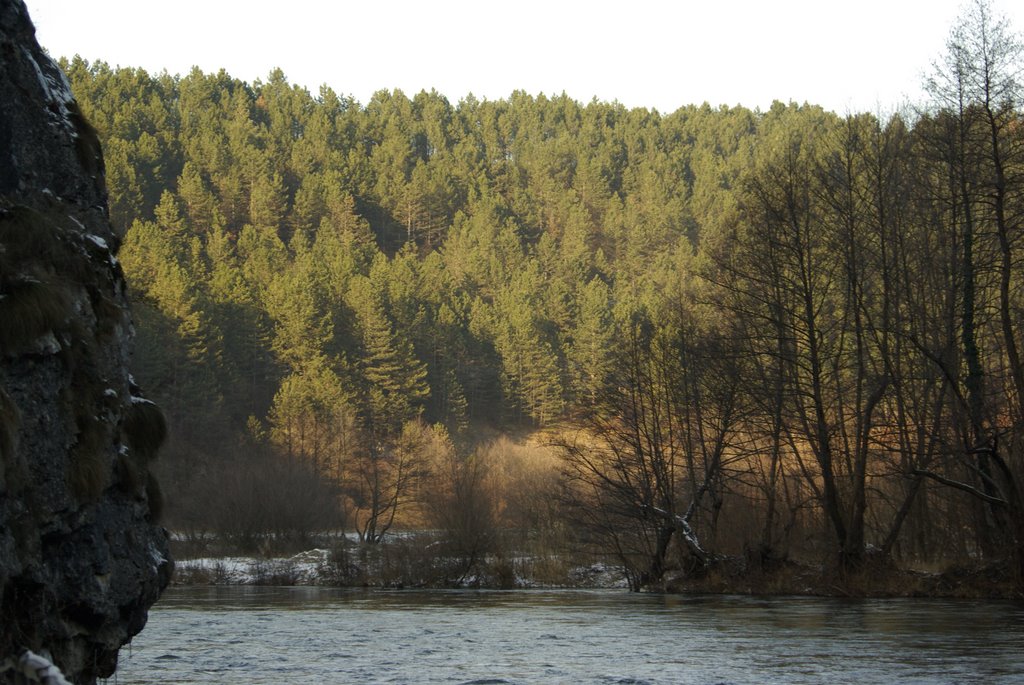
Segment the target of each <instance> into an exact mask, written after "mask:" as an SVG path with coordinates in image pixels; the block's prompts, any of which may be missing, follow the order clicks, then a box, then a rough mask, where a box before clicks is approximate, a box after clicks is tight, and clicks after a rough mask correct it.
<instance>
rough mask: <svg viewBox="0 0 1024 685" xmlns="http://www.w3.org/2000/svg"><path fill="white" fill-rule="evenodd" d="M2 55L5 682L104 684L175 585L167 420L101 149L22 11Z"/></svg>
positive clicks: (4, 25) (8, 8)
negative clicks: (151, 394)
mask: <svg viewBox="0 0 1024 685" xmlns="http://www.w3.org/2000/svg"><path fill="white" fill-rule="evenodd" d="M0 53H2V55H3V58H2V60H0V682H4V683H25V682H44V683H60V682H66V681H65V680H64V679H63V677H62V676H61V675H60V671H63V674H64V676H66V677H67V678H68V679H70V680H73V681H74V682H76V683H93V682H95V681H96V679H97V678H105V677H108V676H110V675H111V674H112V673H113V671H114V668H115V666H116V664H117V655H118V650H119V649H120V647H121V645H122V644H124V643H126V642H127V641H128V640H130V639H131V638H132V636H134V635H135V634H136V633H138V631H139V630H141V629H142V627H143V626H144V625H145V623H146V615H147V611H148V609H149V607H150V605H151V604H152V603H153V602H154V601H156V599H157V597H158V596H159V594H160V592H161V591H162V589H163V588H164V587H165V586H166V585H167V583H168V581H169V579H170V573H171V563H170V562H169V561H168V559H169V555H168V549H167V534H166V531H164V530H163V528H161V527H160V526H159V525H158V524H157V522H156V517H157V516H158V511H159V488H158V487H157V485H156V480H155V479H154V478H153V476H152V475H150V474H149V472H148V466H147V464H148V462H149V461H150V460H151V459H152V458H153V457H155V455H156V449H157V447H158V446H159V444H160V442H162V440H163V439H164V435H165V432H166V426H165V423H164V421H163V418H162V415H161V414H160V412H159V410H158V409H156V406H155V405H154V404H153V403H151V402H149V401H148V400H145V399H144V398H142V397H141V396H140V393H139V391H138V388H136V387H135V385H134V382H133V381H132V379H131V376H130V375H129V373H128V361H129V356H130V349H131V344H132V337H133V335H134V333H133V328H132V324H131V318H130V313H129V309H128V301H127V297H126V292H125V281H124V276H123V273H122V270H121V267H120V265H119V263H118V261H117V259H116V258H115V256H114V255H115V253H116V251H117V249H118V246H119V244H120V242H121V236H122V233H121V232H120V231H118V230H115V229H114V227H113V226H111V223H110V220H109V217H108V213H107V205H106V189H105V187H104V175H103V158H102V154H101V152H100V144H99V140H98V139H97V137H96V133H95V131H94V130H93V129H92V128H91V127H90V126H89V125H88V124H87V123H86V122H85V120H84V119H83V117H82V115H81V113H80V111H79V109H78V105H77V103H76V102H75V100H74V98H73V96H72V93H71V90H70V88H69V85H68V82H67V80H66V79H65V77H64V75H63V74H62V73H61V71H60V70H59V69H58V67H57V65H56V64H54V63H53V61H52V60H51V59H50V58H49V57H48V56H47V55H46V54H45V53H44V52H43V51H42V50H41V49H40V47H39V45H38V44H37V43H36V40H35V37H34V29H33V27H32V24H31V22H30V20H29V17H28V12H27V10H26V9H25V6H24V4H23V3H22V2H21V0H3V2H0ZM53 664H56V666H57V667H59V670H58V669H57V668H54V667H53Z"/></svg>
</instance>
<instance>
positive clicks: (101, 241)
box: [85, 233, 110, 252]
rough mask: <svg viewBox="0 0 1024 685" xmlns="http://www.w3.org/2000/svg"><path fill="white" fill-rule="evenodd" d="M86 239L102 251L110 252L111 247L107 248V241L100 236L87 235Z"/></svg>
mask: <svg viewBox="0 0 1024 685" xmlns="http://www.w3.org/2000/svg"><path fill="white" fill-rule="evenodd" d="M85 237H86V238H88V239H89V240H91V241H92V243H93V244H94V245H96V246H97V247H99V248H100V249H102V250H106V251H107V252H109V251H110V247H108V246H107V241H106V240H104V239H103V238H101V237H100V236H98V235H93V234H92V233H86V234H85Z"/></svg>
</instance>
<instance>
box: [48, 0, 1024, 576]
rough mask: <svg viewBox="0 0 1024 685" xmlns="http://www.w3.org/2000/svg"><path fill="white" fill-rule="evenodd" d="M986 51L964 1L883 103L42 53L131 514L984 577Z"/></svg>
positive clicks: (1005, 366) (1022, 172)
mask: <svg viewBox="0 0 1024 685" xmlns="http://www.w3.org/2000/svg"><path fill="white" fill-rule="evenodd" d="M1021 56H1022V53H1021V43H1020V40H1019V38H1018V36H1017V35H1016V34H1015V33H1013V32H1012V30H1011V29H1010V27H1008V26H1006V25H1005V24H1004V23H1003V22H1001V21H999V20H998V18H996V17H994V16H993V15H992V12H991V8H990V7H989V6H988V5H987V4H985V3H977V4H975V5H973V6H972V7H971V9H970V10H969V11H968V13H967V14H965V15H964V17H963V18H962V23H961V24H960V25H958V26H957V27H956V28H955V29H954V30H953V32H952V33H951V36H950V41H949V46H948V51H947V53H946V54H945V55H943V56H942V57H941V59H940V60H939V62H938V63H937V65H936V67H935V69H934V72H933V74H932V77H931V79H930V80H929V83H928V90H929V93H930V96H931V100H930V101H929V102H926V103H920V106H919V107H918V108H917V109H916V110H914V111H905V112H902V113H896V114H891V115H885V116H883V115H879V114H868V113H856V114H848V115H838V114H835V113H831V112H827V111H824V110H822V109H821V108H819V107H816V106H813V105H807V104H805V105H797V104H792V103H791V104H784V103H776V104H775V105H773V106H772V107H771V108H770V109H769V110H768V111H751V110H747V109H744V108H742V107H735V108H728V107H721V108H711V107H709V106H707V105H704V106H693V107H685V108H682V109H680V110H678V111H676V112H673V113H670V114H663V113H659V112H656V111H649V110H645V109H626V108H624V107H622V106H621V105H618V104H615V103H605V102H598V101H593V102H590V103H587V104H582V103H579V102H575V101H573V100H571V99H568V98H566V97H564V96H562V97H547V96H544V95H538V96H534V95H530V94H527V93H524V92H515V93H512V94H511V96H509V97H508V98H507V99H503V100H498V101H487V100H484V101H479V100H476V99H474V98H472V97H467V98H465V99H463V100H461V101H459V102H458V103H457V104H455V105H453V104H452V103H451V102H450V101H449V100H447V99H446V98H445V97H444V96H442V95H440V94H438V93H436V92H420V93H418V94H416V95H414V96H413V97H411V98H410V97H408V96H407V95H405V94H404V93H402V92H399V91H395V92H386V91H381V92H378V93H377V94H375V95H374V96H373V98H372V99H371V100H370V101H369V102H368V103H366V104H365V105H364V104H360V103H358V102H355V101H353V100H352V99H351V98H347V97H344V96H340V95H338V94H337V93H335V92H334V91H332V90H330V89H329V88H326V87H324V88H321V90H320V92H319V93H317V94H315V95H314V94H311V93H310V92H308V91H307V90H305V89H303V88H299V87H296V86H294V85H290V84H289V83H288V81H287V79H286V77H285V75H284V74H283V73H281V72H280V71H275V72H272V73H271V74H270V75H269V76H268V78H267V80H266V81H265V82H264V81H257V82H255V83H253V84H248V83H244V82H241V81H239V80H237V79H234V78H232V77H231V76H230V75H228V74H226V73H224V72H223V71H222V72H220V73H217V74H205V73H202V72H201V71H199V70H193V71H192V72H191V73H189V74H188V75H185V76H170V75H167V74H160V75H151V74H148V73H146V72H144V71H142V70H138V69H131V68H117V69H112V68H111V67H110V66H109V65H107V64H105V63H103V62H95V63H89V62H86V61H84V60H82V59H81V58H78V57H76V58H74V59H73V60H71V61H65V62H63V63H62V66H63V68H64V69H65V71H66V72H67V74H68V77H69V79H70V81H71V84H72V89H73V91H74V93H75V95H76V97H77V98H78V101H79V103H80V105H81V108H82V110H83V112H84V113H85V115H86V116H87V118H88V119H89V120H90V121H91V122H92V124H93V126H94V127H95V128H96V130H97V132H98V133H99V136H100V138H101V140H102V143H103V149H104V153H105V158H106V180H107V185H108V189H109V194H110V211H111V216H112V219H113V222H114V224H115V226H117V227H119V228H121V229H123V230H124V231H125V232H126V233H125V238H124V242H123V245H122V246H121V252H120V260H121V265H122V267H123V269H124V271H125V274H126V275H127V277H128V280H129V283H130V285H131V288H132V290H133V294H134V298H135V305H134V312H135V325H136V328H137V333H138V341H139V342H138V349H137V352H136V358H135V368H136V374H137V380H138V382H139V384H140V385H141V386H142V387H143V388H144V389H145V390H146V391H147V393H148V394H149V395H151V396H152V397H154V399H156V400H157V401H158V403H159V404H160V405H161V406H162V407H163V408H164V410H165V412H166V413H167V415H168V418H169V422H170V424H171V439H170V443H169V445H168V447H167V448H166V449H165V451H164V456H163V457H162V458H161V463H160V464H159V469H160V471H161V474H162V476H161V481H162V482H163V483H164V491H165V495H166V498H167V502H168V505H167V508H166V512H165V520H166V522H167V525H168V526H169V527H170V528H172V529H173V530H176V531H179V532H180V533H181V534H182V535H186V536H190V537H191V538H193V539H194V540H203V539H208V538H207V537H206V536H209V535H215V536H217V537H218V538H219V539H222V540H231V541H234V542H235V543H236V544H237V545H238V546H239V547H242V548H245V549H257V548H260V546H261V545H264V544H265V541H266V540H268V539H274V540H296V541H301V540H303V539H305V538H306V537H307V536H309V535H310V534H312V533H313V532H316V531H323V530H346V531H349V532H353V533H356V534H358V538H359V540H360V541H361V543H362V544H363V545H374V544H375V543H379V542H381V541H382V540H384V539H385V536H386V535H387V534H388V533H389V532H394V531H396V530H399V529H401V530H409V529H424V530H430V531H435V532H437V533H438V534H439V535H440V536H441V538H440V539H441V542H442V543H443V545H444V547H443V549H444V550H445V553H446V554H447V555H448V556H450V557H452V558H455V557H457V558H459V559H462V560H464V562H465V564H464V566H465V567H466V568H468V567H469V566H471V565H472V564H474V563H477V562H479V561H480V560H481V559H482V558H484V557H486V556H487V555H493V554H495V553H497V552H498V551H500V550H505V551H508V550H520V551H521V550H524V549H527V548H530V549H540V548H543V549H545V550H549V551H550V550H555V551H559V550H561V551H565V550H570V549H572V550H580V549H586V550H589V551H591V552H594V553H598V552H599V553H601V554H604V555H607V556H609V557H611V558H612V559H614V560H615V561H616V563H618V564H621V566H622V567H623V568H624V569H625V570H626V572H627V575H628V576H629V578H630V582H631V585H632V586H633V587H634V588H637V589H639V588H640V587H647V586H657V584H658V583H660V582H662V581H663V580H664V579H665V578H666V577H667V576H670V575H672V574H678V573H685V574H690V575H695V576H700V575H701V574H703V573H706V572H707V571H708V569H711V568H713V567H714V565H715V564H716V563H718V562H719V561H720V560H722V559H723V558H725V557H730V558H733V559H737V558H738V559H743V560H744V562H743V563H744V564H747V565H748V566H749V567H750V568H758V569H761V568H767V567H770V566H771V565H772V564H776V563H781V562H783V561H785V560H788V559H801V560H809V561H813V562H816V563H821V564H824V565H825V567H827V568H831V569H838V570H840V571H843V572H847V571H856V570H858V569H861V568H865V566H866V565H868V564H877V563H879V560H883V561H884V563H890V562H891V563H894V564H897V565H899V566H902V567H905V568H940V567H943V566H946V565H949V564H971V565H997V566H998V567H999V568H1001V569H1003V570H1004V572H1005V573H1007V574H1009V575H1010V576H1012V577H1015V578H1016V579H1017V582H1018V583H1019V582H1020V579H1021V577H1022V576H1024V492H1022V488H1024V366H1022V362H1021V359H1020V355H1021V349H1020V348H1021V345H1022V342H1024V341H1022V337H1021V336H1022V333H1024V330H1022V329H1024V291H1022V287H1024V264H1022V261H1021V254H1022V253H1021V250H1022V249H1024V248H1022V246H1021V244H1020V240H1021V228H1022V225H1021V221H1022V210H1024V126H1022V119H1021V115H1022V97H1024V85H1022V83H1021V82H1020V80H1019V77H1020V75H1021V65H1022V62H1021ZM506 435H511V436H513V438H512V439H510V438H508V437H504V436H506ZM531 546H532V547H531ZM462 573H463V575H465V570H463V571H462Z"/></svg>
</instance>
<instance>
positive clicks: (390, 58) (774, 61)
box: [26, 0, 1024, 113]
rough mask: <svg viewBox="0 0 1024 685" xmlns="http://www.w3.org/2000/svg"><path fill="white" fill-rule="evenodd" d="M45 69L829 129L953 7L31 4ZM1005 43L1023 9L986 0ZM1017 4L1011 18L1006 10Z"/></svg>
mask: <svg viewBox="0 0 1024 685" xmlns="http://www.w3.org/2000/svg"><path fill="white" fill-rule="evenodd" d="M26 4H27V5H28V7H29V12H30V13H31V15H32V18H33V21H34V22H35V24H36V27H37V37H38V39H39V42H40V43H41V44H42V45H43V47H45V48H47V49H48V50H49V51H50V54H51V55H53V56H54V57H60V56H66V57H71V56H73V55H75V54H80V55H81V56H82V57H84V58H85V59H88V60H89V61H94V60H97V59H102V60H104V61H106V62H108V63H109V64H110V65H111V66H118V65H120V66H132V67H143V68H145V69H146V70H147V71H150V72H153V73H158V72H160V71H163V70H164V69H166V70H167V71H168V72H170V73H171V74H186V73H188V71H190V70H191V68H192V66H193V65H196V66H199V67H200V68H201V69H202V70H204V71H207V72H210V71H217V70H219V69H220V68H224V69H226V70H227V71H228V73H230V74H231V75H232V76H234V77H236V78H240V79H243V80H245V81H249V82H252V81H254V80H256V79H260V78H262V79H265V78H266V76H267V74H268V73H269V72H270V70H271V69H272V68H274V67H280V68H281V69H282V70H283V71H284V73H285V75H286V76H287V77H288V80H289V82H291V83H295V84H299V85H302V86H305V87H307V88H308V89H309V90H310V91H311V92H312V93H314V94H316V93H317V92H318V91H319V88H320V85H321V84H327V85H328V86H330V87H331V88H333V89H334V90H335V91H336V92H338V93H339V94H344V95H351V96H353V97H355V98H356V100H358V101H359V102H360V103H362V104H366V103H367V101H368V100H369V99H370V96H371V95H372V94H373V93H374V92H375V91H377V90H380V89H392V88H400V89H402V90H403V91H405V93H406V94H407V95H409V96H410V97H411V96H412V95H414V94H415V93H417V92H419V91H420V90H423V89H426V90H429V89H431V88H434V89H436V90H437V91H438V92H440V93H442V94H443V95H445V96H446V97H447V98H448V99H449V100H450V101H451V102H452V103H453V104H454V103H457V102H458V101H459V100H461V99H462V98H463V97H464V96H466V95H467V94H469V93H473V94H474V95H475V96H476V97H477V98H479V99H483V98H487V99H491V100H495V99H500V98H506V97H508V96H509V95H510V94H511V93H512V91H513V90H516V89H521V90H525V91H526V92H528V93H530V94H532V95H537V94H539V93H541V92H543V93H546V94H548V95H552V94H559V93H561V92H563V91H564V92H565V93H567V94H568V95H569V96H570V97H572V98H575V99H576V100H579V101H582V102H587V101H589V100H590V99H591V98H593V97H597V98H598V99H599V100H606V101H612V100H618V101H619V102H621V103H622V104H624V105H626V106H627V107H654V108H657V109H658V110H659V111H661V112H662V113H668V112H672V111H674V110H675V109H677V108H678V107H680V106H682V105H685V104H700V103H703V102H708V103H710V104H711V105H713V106H718V105H723V104H725V105H730V106H732V105H737V104H740V105H744V106H747V107H751V108H754V107H760V108H761V109H766V108H767V107H768V106H769V105H770V104H771V103H772V101H773V100H782V101H784V102H788V101H790V100H793V101H797V102H801V103H802V102H811V103H813V104H820V105H822V106H824V107H826V108H827V109H832V110H835V111H837V112H840V113H845V112H848V111H863V110H869V111H880V112H888V111H891V110H893V109H895V108H896V107H898V106H899V105H901V104H903V103H904V102H906V101H907V100H910V101H915V102H916V101H919V100H920V99H921V96H920V84H921V81H922V75H923V74H924V73H925V72H926V71H927V70H928V68H929V65H930V64H931V63H932V62H933V61H934V60H935V59H936V58H938V57H939V56H940V55H941V53H942V51H943V49H944V45H945V41H946V37H947V36H948V34H949V29H950V27H951V26H952V23H953V21H954V19H955V18H956V17H957V16H958V14H959V13H960V7H961V0H856V1H855V0H846V1H845V2H835V1H833V0H675V1H666V2H655V1H653V0H620V1H619V2H605V1H604V0H591V1H589V2H580V1H577V0H516V1H515V2H510V1H506V2H501V3H498V2H488V0H475V1H474V0H357V1H355V2H352V1H349V0H286V1H284V2H281V1H277V0H275V1H273V2H270V1H265V0H251V1H249V2H235V1H233V0H232V1H229V0H177V1H176V2H169V1H166V0H164V1H160V0H89V1H88V2H86V1H83V0H27V2H26ZM994 5H995V8H996V10H997V12H999V13H1005V14H1006V15H1007V16H1008V17H1009V18H1010V20H1011V22H1012V24H1013V26H1014V28H1015V30H1016V31H1017V32H1018V33H1019V32H1021V31H1022V30H1024V2H1009V0H994ZM1014 5H1016V7H1015V6H1014Z"/></svg>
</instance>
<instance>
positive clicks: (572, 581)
mask: <svg viewBox="0 0 1024 685" xmlns="http://www.w3.org/2000/svg"><path fill="white" fill-rule="evenodd" d="M389 551H390V552H392V554H390V555H388V554H385V552H384V550H374V551H371V552H368V553H367V554H366V556H364V557H363V559H362V560H361V561H362V562H363V564H364V565H363V566H360V565H358V564H357V563H354V562H353V560H352V559H351V558H350V557H349V556H348V555H342V556H339V555H338V553H337V552H332V551H331V550H328V549H320V548H316V549H311V550H307V551H304V552H301V553H298V554H295V555H291V556H283V557H270V558H261V557H249V556H227V557H199V558H193V559H184V560H180V561H178V562H177V564H176V569H175V573H174V579H173V581H172V583H173V584H175V585H216V586H230V585H252V586H320V587H381V588H446V589H451V588H486V589H518V588H523V589H529V588H582V589H599V588H603V589H622V590H628V588H629V584H628V582H627V579H626V577H625V574H624V573H623V571H622V570H621V568H619V567H616V566H615V565H612V564H607V563H604V562H594V563H590V564H577V565H563V566H560V567H559V566H558V565H556V564H552V563H551V562H550V560H547V561H546V563H544V564H538V563H537V560H531V559H526V558H519V559H512V560H495V559H490V560H487V561H486V562H479V563H476V564H475V565H474V566H473V568H472V569H469V570H462V569H463V564H461V563H457V561H451V562H450V563H449V564H444V563H442V562H439V561H437V560H434V561H433V562H431V563H430V564H425V563H417V562H416V561H415V560H410V559H402V558H401V555H400V554H394V553H393V552H394V550H389ZM647 589H648V590H649V591H654V592H666V593H674V594H701V595H711V594H722V595H752V596H784V595H786V596H814V597H850V598H853V597H859V598H868V597H877V598H886V597H892V598H895V597H908V598H914V597H917V598H948V599H1012V600H1024V592H1022V590H1021V588H1020V586H1019V585H1018V584H1017V583H1015V581H1014V579H1013V577H1012V574H1010V573H1009V572H1008V569H1007V568H1005V567H1004V566H1000V565H991V566H987V567H980V566H979V567H975V568H967V567H953V568H949V569H943V570H936V571H925V570H906V569H898V568H895V567H893V566H892V565H882V564H866V565H865V566H864V568H862V569H861V570H860V571H859V572H856V573H847V574H845V575H843V574H839V573H837V572H835V571H829V570H827V569H824V568H822V567H821V566H813V565H809V564H798V563H792V562H776V563H774V564H772V565H771V566H770V567H767V568H760V569H753V570H752V569H749V568H746V567H745V566H743V565H742V564H740V563H738V561H736V560H727V561H724V562H721V563H718V564H716V565H715V566H713V567H712V568H711V569H710V570H709V571H708V572H707V573H706V574H705V575H704V576H702V577H695V576H693V575H688V576H684V575H676V576H670V577H668V578H667V579H666V580H665V581H664V582H663V583H661V584H660V585H658V586H654V587H650V588H647Z"/></svg>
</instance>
